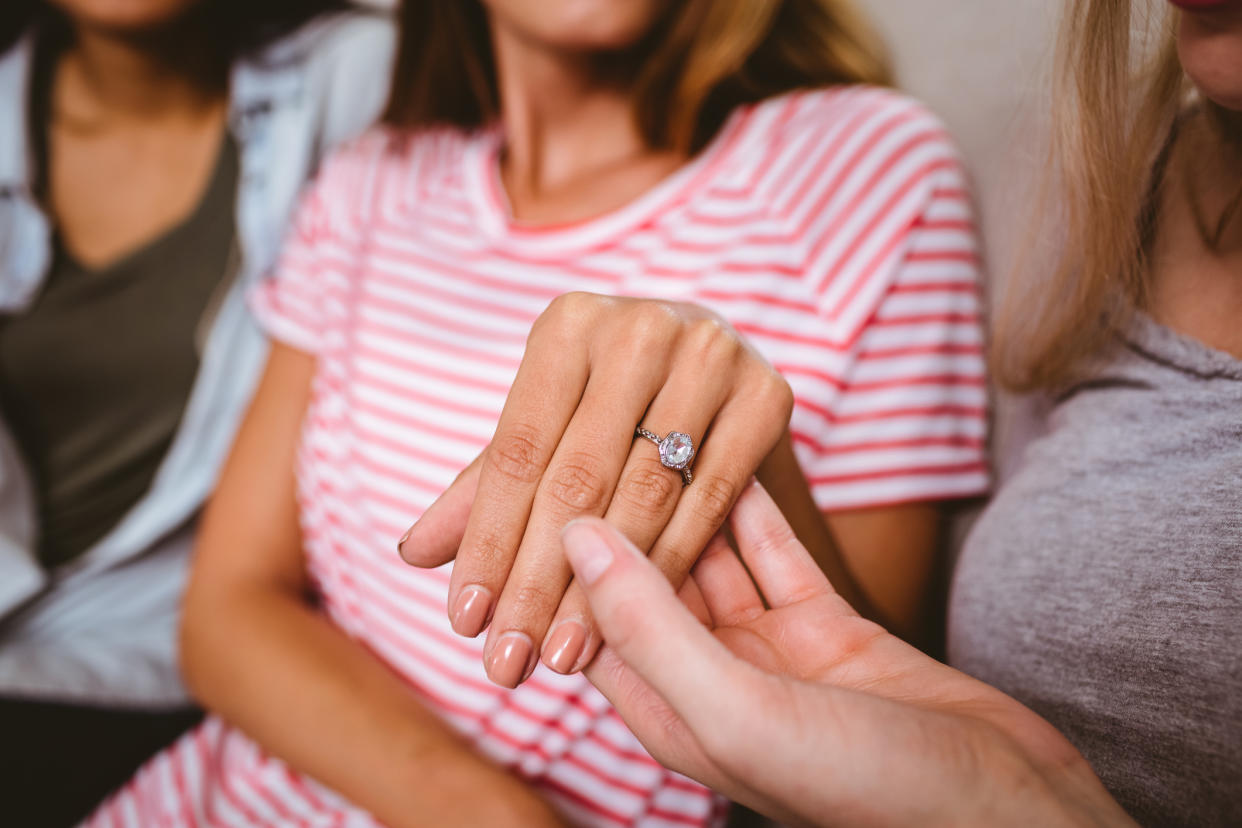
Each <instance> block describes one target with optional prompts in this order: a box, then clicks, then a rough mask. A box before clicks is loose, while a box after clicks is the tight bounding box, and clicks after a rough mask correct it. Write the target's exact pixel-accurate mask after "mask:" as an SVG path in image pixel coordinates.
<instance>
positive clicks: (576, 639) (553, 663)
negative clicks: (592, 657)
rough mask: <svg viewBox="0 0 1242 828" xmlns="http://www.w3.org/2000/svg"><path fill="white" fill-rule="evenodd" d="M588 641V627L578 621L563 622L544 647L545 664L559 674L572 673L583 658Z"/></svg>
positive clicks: (557, 626) (558, 625) (553, 631)
mask: <svg viewBox="0 0 1242 828" xmlns="http://www.w3.org/2000/svg"><path fill="white" fill-rule="evenodd" d="M586 639H587V631H586V627H584V626H582V624H580V623H578V622H577V621H562V622H561V623H559V624H557V625H556V629H554V630H552V634H551V635H550V636H548V640H547V643H546V644H544V645H543V663H544V664H546V665H548V666H549V667H551V668H552V669H553V670H555V671H556V672H558V673H564V674H569V673H572V672H573V669H574V667H576V666H577V665H578V659H580V658H582V650H583V648H584V647H585V646H586Z"/></svg>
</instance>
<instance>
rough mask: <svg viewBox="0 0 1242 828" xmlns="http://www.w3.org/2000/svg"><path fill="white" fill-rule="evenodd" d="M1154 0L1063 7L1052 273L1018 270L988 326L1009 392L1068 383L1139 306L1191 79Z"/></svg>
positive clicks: (1074, 2) (1048, 193) (1092, 0)
mask: <svg viewBox="0 0 1242 828" xmlns="http://www.w3.org/2000/svg"><path fill="white" fill-rule="evenodd" d="M1166 5H1167V4H1165V3H1163V2H1161V3H1159V4H1158V7H1159V9H1160V10H1157V7H1153V4H1152V3H1151V2H1140V0H1069V2H1068V9H1067V12H1066V14H1065V16H1064V18H1063V21H1062V26H1061V33H1060V40H1059V49H1058V54H1057V64H1056V65H1057V77H1056V81H1055V98H1054V104H1055V107H1054V125H1053V133H1052V140H1053V146H1052V150H1051V152H1052V168H1053V169H1054V171H1055V172H1054V175H1053V177H1052V181H1053V184H1052V186H1051V187H1048V188H1046V189H1045V191H1044V198H1043V200H1042V201H1043V203H1044V205H1045V206H1048V205H1052V204H1054V203H1055V204H1056V205H1057V207H1056V209H1051V210H1050V209H1045V211H1044V215H1045V216H1046V217H1047V219H1046V222H1045V223H1049V222H1050V223H1052V224H1053V225H1055V229H1053V228H1052V227H1049V226H1043V227H1041V228H1040V229H1041V232H1043V233H1045V234H1048V233H1050V234H1051V236H1052V238H1054V239H1055V240H1056V243H1057V244H1058V245H1059V248H1060V249H1059V253H1058V256H1057V262H1056V265H1055V267H1054V268H1053V270H1052V272H1051V275H1049V274H1047V273H1044V272H1034V271H1033V268H1034V267H1035V264H1034V263H1035V259H1036V258H1037V257H1035V256H1031V255H1028V256H1027V257H1026V259H1027V262H1028V265H1029V267H1028V272H1025V273H1019V275H1018V279H1017V280H1016V282H1017V283H1016V284H1015V285H1013V286H1012V287H1011V288H1010V290H1009V291H1008V295H1007V297H1006V300H1005V301H1004V302H1003V304H1002V308H1001V311H1000V313H999V314H998V315H997V318H996V325H995V330H994V337H993V349H992V350H993V365H992V367H993V371H994V373H995V374H996V376H997V378H998V379H999V380H1000V381H1001V383H1002V384H1003V385H1005V386H1006V387H1008V388H1010V389H1011V390H1015V391H1035V390H1044V391H1047V390H1055V389H1057V388H1059V387H1063V386H1064V385H1066V384H1068V383H1070V382H1072V381H1073V380H1074V379H1076V378H1077V376H1078V375H1079V373H1080V371H1081V369H1082V367H1083V365H1084V363H1085V362H1086V361H1087V360H1088V359H1089V358H1090V357H1091V356H1093V355H1095V354H1097V353H1099V352H1100V351H1101V350H1102V349H1103V348H1104V347H1105V346H1106V345H1107V344H1108V343H1109V342H1110V340H1111V339H1112V338H1113V337H1114V336H1115V335H1116V333H1117V332H1118V331H1119V330H1121V329H1122V328H1123V327H1124V326H1125V325H1126V323H1127V321H1128V319H1129V317H1130V315H1131V314H1132V313H1133V312H1134V309H1136V308H1141V307H1143V306H1144V303H1145V301H1146V281H1147V277H1146V272H1147V261H1146V250H1145V246H1146V245H1145V241H1146V239H1145V236H1146V234H1147V231H1148V229H1149V226H1150V223H1151V221H1152V219H1153V215H1152V214H1151V211H1152V210H1154V206H1155V204H1156V199H1155V198H1154V197H1153V195H1154V191H1155V190H1156V189H1157V188H1158V187H1159V185H1160V181H1159V180H1157V177H1158V176H1159V175H1160V171H1159V167H1160V166H1161V165H1160V164H1158V163H1157V161H1158V160H1159V159H1160V158H1161V157H1162V155H1163V150H1164V148H1165V145H1166V143H1167V141H1168V138H1169V135H1170V130H1171V129H1172V127H1173V124H1174V122H1175V120H1176V118H1177V116H1178V112H1179V111H1180V109H1181V107H1182V104H1183V101H1184V99H1185V93H1186V91H1187V89H1188V83H1187V81H1186V78H1185V74H1184V73H1183V72H1182V69H1181V65H1180V63H1179V62H1178V58H1177V49H1176V42H1175V37H1174V28H1173V25H1172V24H1173V21H1174V20H1175V19H1176V17H1175V15H1174V14H1170V13H1168V12H1167V11H1165V10H1164V8H1163V7H1165V6H1166Z"/></svg>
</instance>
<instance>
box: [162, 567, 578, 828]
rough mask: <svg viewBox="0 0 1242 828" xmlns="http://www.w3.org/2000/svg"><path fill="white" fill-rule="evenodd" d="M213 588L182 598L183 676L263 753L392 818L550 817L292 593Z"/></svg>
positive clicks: (535, 820)
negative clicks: (184, 613) (183, 605)
mask: <svg viewBox="0 0 1242 828" xmlns="http://www.w3.org/2000/svg"><path fill="white" fill-rule="evenodd" d="M219 593H220V594H216V595H213V594H211V592H210V590H203V589H199V590H197V591H192V592H191V595H190V597H189V600H188V601H187V609H186V623H185V625H184V628H183V635H182V638H183V642H182V646H183V662H184V669H185V673H186V677H187V681H188V682H189V684H190V686H191V688H192V690H193V691H194V693H195V695H196V696H198V698H199V699H200V700H201V701H202V702H203V703H204V704H205V705H206V706H207V707H209V708H211V709H212V710H214V711H216V712H217V713H219V714H220V715H221V716H223V717H224V718H225V719H227V720H228V721H230V722H231V723H233V724H234V725H236V726H237V727H239V728H240V729H241V730H243V731H245V732H246V733H247V734H248V735H249V736H251V737H252V738H254V739H255V740H256V741H257V742H258V743H259V744H260V745H262V746H263V747H264V748H265V749H266V750H268V751H269V752H271V753H272V754H273V755H275V756H278V757H280V758H281V759H283V760H285V761H286V762H288V763H289V764H290V765H291V766H293V767H294V768H296V769H298V770H300V771H302V772H304V773H307V774H309V775H310V776H312V777H314V778H316V779H318V780H320V781H322V782H323V783H325V784H326V785H328V786H329V787H331V788H333V789H334V790H337V791H339V792H340V793H342V794H343V795H345V796H346V797H347V798H349V799H350V800H351V801H353V802H356V803H358V804H359V805H361V806H363V807H365V808H366V809H367V810H369V811H371V812H372V813H374V814H375V815H376V816H377V817H378V818H379V819H380V820H381V821H383V822H384V823H385V824H387V825H391V826H394V827H396V826H405V825H409V826H415V825H488V824H491V825H497V824H510V825H539V824H553V823H554V822H555V820H554V818H553V815H552V812H551V810H550V808H549V807H548V806H547V804H546V803H545V802H544V801H543V800H541V799H540V798H539V797H538V796H537V795H536V794H535V793H534V792H533V791H532V790H531V789H530V788H529V787H528V786H526V785H525V784H524V783H522V782H521V781H520V780H518V779H516V778H515V777H513V776H511V775H510V774H508V773H506V772H505V771H503V770H501V769H500V768H498V767H496V766H494V765H492V764H491V763H489V762H488V761H486V760H485V759H483V758H482V757H481V756H479V755H478V754H476V753H475V752H474V751H473V750H472V749H471V748H470V747H469V746H468V745H467V744H466V743H465V742H464V741H462V740H461V739H460V738H458V737H457V735H456V734H454V733H453V732H452V731H451V730H450V729H449V728H448V727H447V726H446V725H445V724H444V723H442V722H441V721H440V720H439V719H438V718H437V717H436V716H435V715H434V714H433V713H431V711H429V710H427V709H426V708H425V707H424V706H423V705H422V703H421V702H420V701H419V700H418V699H417V698H416V697H415V696H414V694H413V693H412V692H411V691H410V689H409V688H408V687H407V686H406V685H405V684H404V683H402V682H401V680H400V679H398V678H397V677H396V676H395V675H394V674H393V673H392V672H391V671H390V670H389V668H387V667H386V666H385V665H384V664H383V663H382V662H380V660H379V659H378V658H376V657H375V656H374V655H373V654H371V653H370V652H368V651H367V650H366V649H365V648H364V647H362V646H361V645H359V644H358V643H356V642H354V641H352V640H350V639H349V638H348V637H347V636H346V635H345V634H344V633H342V632H341V631H340V630H339V629H337V628H336V627H335V626H333V625H332V624H331V623H330V622H329V621H328V620H327V619H325V618H324V617H322V616H321V615H319V614H317V613H316V612H315V611H314V610H313V609H312V608H311V607H310V606H308V605H307V604H306V603H305V602H304V601H303V600H302V599H301V598H300V596H298V595H296V594H295V593H294V592H292V591H290V590H284V589H281V588H274V587H271V586H267V585H263V586H259V585H244V586H240V587H239V586H237V585H229V586H228V588H227V590H224V589H221V590H219ZM225 593H227V594H225Z"/></svg>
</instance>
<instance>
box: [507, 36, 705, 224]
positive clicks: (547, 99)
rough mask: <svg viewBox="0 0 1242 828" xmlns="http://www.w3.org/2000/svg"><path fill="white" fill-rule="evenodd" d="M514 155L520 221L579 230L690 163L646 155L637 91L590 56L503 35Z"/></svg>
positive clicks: (510, 190) (512, 187)
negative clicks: (634, 98) (607, 75)
mask: <svg viewBox="0 0 1242 828" xmlns="http://www.w3.org/2000/svg"><path fill="white" fill-rule="evenodd" d="M493 48H494V49H495V55H496V68H497V75H498V77H499V86H500V105H501V121H502V128H503V130H504V137H505V145H504V154H503V157H502V159H501V179H502V181H503V183H504V187H505V190H506V192H507V194H508V197H509V203H510V207H511V209H512V210H513V213H514V215H515V216H516V217H518V218H520V219H522V220H524V221H533V222H545V221H547V222H559V221H573V220H578V219H582V218H586V217H588V216H591V215H596V214H599V213H602V212H606V211H608V210H611V209H614V208H616V207H619V206H621V205H622V204H624V203H626V202H628V201H630V200H632V199H633V198H636V197H637V196H639V195H641V194H642V193H643V192H645V191H646V190H647V189H649V188H650V187H652V186H654V185H655V184H656V183H657V182H658V181H660V180H661V179H662V178H664V177H665V176H666V175H668V174H669V173H670V172H671V171H672V170H674V169H676V168H677V167H678V166H679V165H680V164H682V163H684V161H685V157H684V156H682V155H679V154H676V153H669V152H662V151H657V150H652V149H651V148H650V147H648V146H647V143H646V141H644V139H643V136H642V134H641V133H640V132H639V130H638V126H637V124H635V122H634V118H633V107H632V102H631V99H630V95H629V92H628V90H626V89H625V88H624V85H623V84H621V83H613V82H609V81H608V80H607V79H601V77H600V75H599V72H598V67H597V66H596V65H595V61H593V60H592V58H591V56H589V55H588V56H584V55H582V54H567V53H557V52H553V51H550V50H548V49H547V48H544V47H541V46H539V45H538V44H532V43H529V42H527V41H525V40H523V39H522V37H521V36H520V35H518V34H516V33H512V32H509V31H506V30H501V29H497V30H496V31H495V32H494V33H493Z"/></svg>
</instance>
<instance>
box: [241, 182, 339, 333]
mask: <svg viewBox="0 0 1242 828" xmlns="http://www.w3.org/2000/svg"><path fill="white" fill-rule="evenodd" d="M323 186H324V183H323V182H320V183H319V184H316V185H314V186H312V187H311V188H310V189H309V190H308V191H307V193H306V195H305V196H304V197H303V199H302V203H301V205H300V206H299V208H298V211H297V215H296V216H295V217H294V221H293V225H292V228H291V230H290V232H289V234H288V236H287V237H286V239H285V246H284V249H283V250H282V251H281V255H280V257H279V259H278V260H277V264H276V268H275V270H274V271H273V273H272V275H271V276H269V277H267V278H265V279H263V281H261V282H260V283H259V284H258V285H257V286H256V287H255V288H254V289H253V290H252V291H251V293H250V309H251V312H252V313H253V314H254V316H255V318H256V319H257V320H258V323H259V326H260V327H261V328H262V329H263V331H264V333H266V334H267V335H268V336H269V337H271V338H272V339H273V340H275V341H277V342H281V343H284V344H286V345H290V346H292V347H294V348H296V349H298V350H299V351H305V352H307V353H311V354H315V353H318V352H319V349H320V346H321V342H320V332H321V331H322V329H323V324H324V319H323V304H322V301H321V292H322V290H323V284H322V281H323V279H322V275H323V267H324V262H323V260H322V258H321V254H322V251H323V248H324V247H325V246H326V245H328V244H329V243H330V240H331V238H332V235H333V234H332V227H331V223H330V221H329V216H328V211H327V210H326V208H325V203H324V201H325V194H324V193H323V191H322V190H323Z"/></svg>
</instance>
